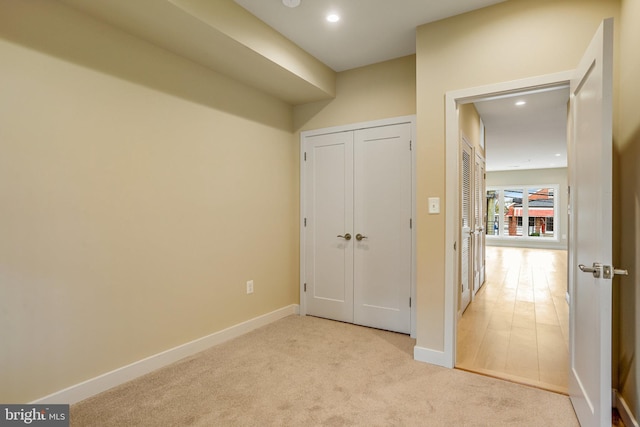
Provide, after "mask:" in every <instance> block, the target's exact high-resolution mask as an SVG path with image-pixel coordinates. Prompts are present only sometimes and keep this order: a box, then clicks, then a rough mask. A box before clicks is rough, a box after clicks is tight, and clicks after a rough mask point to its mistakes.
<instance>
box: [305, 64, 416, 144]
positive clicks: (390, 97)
mask: <svg viewBox="0 0 640 427" xmlns="http://www.w3.org/2000/svg"><path fill="white" fill-rule="evenodd" d="M415 113H416V58H415V56H414V55H410V56H405V57H402V58H398V59H393V60H391V61H385V62H381V63H378V64H374V65H369V66H367V67H361V68H355V69H353V70H349V71H343V72H341V73H338V76H337V80H336V97H335V99H332V100H330V101H319V102H315V103H310V104H305V105H298V106H296V107H294V129H295V130H296V131H304V130H313V129H322V128H325V127H332V126H341V125H347V124H352V123H359V122H366V121H372V120H379V119H386V118H390V117H398V116H407V115H411V114H415ZM418 143H419V142H418Z"/></svg>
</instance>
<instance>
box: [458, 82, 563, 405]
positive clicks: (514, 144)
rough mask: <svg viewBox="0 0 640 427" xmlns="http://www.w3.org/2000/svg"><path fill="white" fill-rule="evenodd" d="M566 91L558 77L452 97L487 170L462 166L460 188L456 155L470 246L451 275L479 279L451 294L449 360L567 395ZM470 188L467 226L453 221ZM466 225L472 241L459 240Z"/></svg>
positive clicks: (460, 120)
mask: <svg viewBox="0 0 640 427" xmlns="http://www.w3.org/2000/svg"><path fill="white" fill-rule="evenodd" d="M568 98H569V91H568V85H567V82H566V81H561V80H558V81H556V82H555V83H549V84H542V85H538V86H521V87H520V88H515V87H514V88H513V89H511V90H507V91H505V92H502V93H500V92H498V93H496V92H493V93H491V92H485V93H478V94H476V95H475V96H472V97H468V98H466V99H465V98H458V99H456V100H455V106H456V109H457V113H458V119H459V130H460V133H461V135H464V136H465V138H464V139H465V143H466V145H469V142H468V139H469V138H468V137H467V135H468V134H469V133H471V132H472V131H469V130H468V128H467V129H466V132H465V130H464V126H465V123H464V122H467V124H466V126H467V127H468V126H469V125H468V123H469V119H468V118H466V117H460V116H465V115H466V114H467V111H468V110H469V106H470V105H472V107H471V109H472V110H474V111H475V114H476V115H477V122H478V123H479V128H480V134H481V138H479V141H478V142H477V143H475V144H473V143H472V145H473V149H474V151H475V154H476V156H477V157H481V158H482V159H483V160H484V162H485V163H484V164H483V166H484V167H485V168H486V174H484V176H482V177H479V175H478V173H477V172H476V171H471V173H470V174H469V175H470V176H471V177H472V178H475V179H476V181H477V182H473V183H472V185H473V187H472V189H471V191H469V190H468V189H467V190H466V191H465V189H464V186H465V185H467V184H466V181H467V179H466V175H467V174H465V172H464V162H463V161H459V162H458V165H459V166H458V167H459V168H460V170H459V172H458V176H459V185H460V188H459V189H458V191H459V195H458V197H457V200H459V206H460V207H461V208H462V211H461V212H460V213H459V215H460V216H459V218H457V222H458V223H459V224H460V230H459V231H460V232H459V233H458V234H457V235H458V236H459V239H460V240H459V241H460V245H461V246H460V247H461V248H464V247H467V246H470V247H471V248H472V251H471V252H472V253H470V254H467V251H463V250H461V251H460V253H456V254H455V257H456V259H455V260H454V261H456V264H457V268H455V269H454V272H455V274H454V275H455V278H454V283H456V285H457V284H458V282H460V281H462V280H463V276H465V275H466V274H467V271H468V270H472V271H481V272H482V274H481V275H479V277H481V278H482V280H481V281H480V283H475V281H474V282H473V288H472V289H471V292H470V294H471V301H470V303H469V304H468V305H466V304H464V302H465V299H464V298H463V297H462V296H458V297H457V298H455V300H456V301H457V308H456V309H455V310H454V313H456V315H455V316H454V317H455V320H456V322H455V323H456V325H455V331H454V332H455V337H456V338H455V343H453V345H454V348H455V349H456V351H455V355H454V357H455V360H454V365H455V366H456V367H458V368H460V369H465V370H469V371H473V372H477V373H481V374H485V375H491V376H495V377H499V378H503V379H508V380H511V381H516V382H520V383H525V384H528V385H533V386H537V387H540V388H544V389H548V390H552V391H555V392H561V393H568V357H569V342H568V340H569V305H568V302H567V298H566V297H567V275H568V273H567V241H568V230H569V226H568V219H567V217H568V215H567V212H566V206H567V193H568V185H567V182H568V172H567V134H566V130H567V116H568V114H567V102H568ZM551 104H554V105H553V106H551ZM527 107H528V109H527ZM507 108H510V110H506V109H507ZM552 115H555V116H554V118H552V117H551V116H552ZM472 122H473V120H472ZM558 122H559V123H560V128H558ZM448 130H449V126H448ZM558 140H561V146H559V144H558ZM448 142H449V140H448ZM461 145H462V144H461ZM477 165H478V164H477V162H476V166H477ZM483 173H484V171H483ZM480 178H483V179H480ZM478 186H481V188H478ZM487 188H489V189H490V190H489V192H487ZM469 192H471V193H472V194H474V193H476V194H481V195H482V197H480V198H478V197H475V198H474V200H473V201H472V203H474V204H475V206H474V207H472V208H471V209H472V210H473V211H474V215H471V217H472V220H471V224H468V223H465V224H462V223H461V222H460V221H462V220H463V219H464V216H465V214H464V206H465V205H466V202H465V200H464V194H465V193H469ZM490 194H491V195H490ZM496 195H499V196H500V203H498V199H497V198H496ZM488 196H489V197H488ZM492 196H493V200H491V198H492ZM479 199H480V200H479ZM456 211H457V210H456ZM473 217H475V224H474V223H473V222H474V221H473ZM456 225H457V224H454V226H456ZM496 225H498V227H496ZM469 228H470V229H471V231H472V235H471V242H472V243H471V244H470V245H463V243H464V235H465V234H464V230H465V229H469ZM478 251H481V254H479V253H478ZM467 256H468V257H469V258H468V260H466V259H464V258H465V257H467ZM478 262H481V263H482V265H477V263H478ZM474 264H475V265H474ZM472 277H473V276H472ZM456 288H458V286H456ZM463 288H464V286H463Z"/></svg>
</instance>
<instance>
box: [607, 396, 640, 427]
mask: <svg viewBox="0 0 640 427" xmlns="http://www.w3.org/2000/svg"><path fill="white" fill-rule="evenodd" d="M612 394H613V399H612V401H613V407H614V408H616V409H617V410H618V413H619V414H620V418H622V422H623V423H624V425H625V426H626V427H640V425H639V424H638V421H637V420H636V418H635V417H634V416H633V413H631V409H629V405H627V402H626V401H625V400H624V397H622V395H621V394H620V393H618V390H616V389H613V390H612Z"/></svg>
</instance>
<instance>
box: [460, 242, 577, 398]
mask: <svg viewBox="0 0 640 427" xmlns="http://www.w3.org/2000/svg"><path fill="white" fill-rule="evenodd" d="M486 272H487V273H486V282H485V285H484V286H483V287H482V288H481V289H480V291H479V292H478V293H477V295H476V297H475V299H474V300H473V301H472V303H471V304H470V305H469V307H468V308H467V310H466V311H465V313H464V315H463V316H462V318H461V319H459V320H458V336H457V338H458V341H457V357H456V367H457V368H460V369H464V370H468V371H473V372H478V373H481V374H486V375H491V376H494V377H499V378H503V379H507V380H512V381H515V382H519V383H524V384H529V385H532V386H536V387H540V388H544V389H547V390H551V391H556V392H561V393H567V391H568V374H569V369H568V360H569V350H568V348H569V347H568V346H569V306H568V304H567V301H566V299H565V295H566V287H567V252H566V251H563V250H544V249H528V248H510V247H491V246H487V248H486Z"/></svg>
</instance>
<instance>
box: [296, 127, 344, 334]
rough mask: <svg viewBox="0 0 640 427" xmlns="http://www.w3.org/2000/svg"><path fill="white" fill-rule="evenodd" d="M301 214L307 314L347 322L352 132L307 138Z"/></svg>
mask: <svg viewBox="0 0 640 427" xmlns="http://www.w3.org/2000/svg"><path fill="white" fill-rule="evenodd" d="M305 152H306V153H307V160H306V162H305V167H306V177H307V179H306V189H305V195H306V200H305V212H306V219H307V226H306V228H305V233H306V236H305V237H306V238H305V242H306V248H305V249H306V250H305V258H306V259H305V281H306V283H307V292H306V307H307V313H308V314H310V315H314V316H320V317H327V318H331V319H335V320H340V321H344V322H353V240H346V239H344V238H341V237H338V235H345V233H352V232H353V231H352V230H353V202H352V200H353V133H352V132H341V133H335V134H328V135H320V136H313V137H308V138H307V139H306V141H305Z"/></svg>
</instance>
